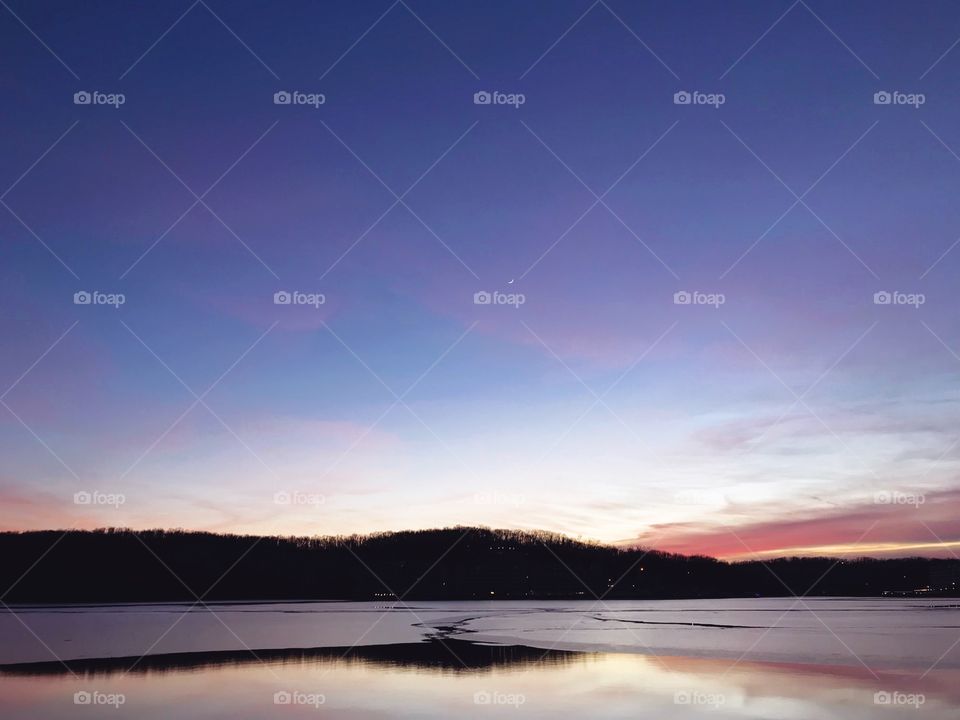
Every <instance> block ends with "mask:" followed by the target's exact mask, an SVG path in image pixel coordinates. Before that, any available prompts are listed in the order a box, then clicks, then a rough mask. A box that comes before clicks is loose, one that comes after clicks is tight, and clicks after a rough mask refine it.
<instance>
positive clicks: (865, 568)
mask: <svg viewBox="0 0 960 720" xmlns="http://www.w3.org/2000/svg"><path fill="white" fill-rule="evenodd" d="M958 580H960V561H958V560H934V559H924V558H905V559H889V560H876V559H868V558H861V559H856V560H836V559H831V558H783V559H777V560H770V561H766V562H759V561H750V562H724V561H720V560H716V559H714V558H710V557H704V556H683V555H675V554H670V553H664V552H659V551H656V550H644V549H625V548H620V547H613V546H608V545H602V544H598V543H589V542H581V541H578V540H572V539H570V538H567V537H564V536H561V535H557V534H554V533H548V532H522V531H514V530H492V529H488V528H478V527H451V528H444V529H438V530H421V531H403V532H390V533H376V534H372V535H351V536H328V537H312V538H308V537H279V536H245V535H230V534H214V533H207V532H187V531H183V530H137V531H134V530H129V529H122V528H106V529H101V530H92V531H79V530H69V531H65V532H64V531H57V530H48V531H34V532H4V533H0V587H2V588H9V591H8V592H7V593H6V595H5V596H4V597H3V600H4V602H6V603H8V604H9V603H61V602H151V601H156V602H160V601H193V600H195V599H196V598H197V597H200V598H203V599H204V600H205V601H215V600H292V599H302V600H306V599H317V600H320V599H344V600H374V599H392V598H403V599H406V600H416V599H431V600H456V599H480V598H482V599H498V600H499V599H546V598H582V599H594V598H595V597H603V598H605V599H627V598H629V599H642V598H706V597H753V596H764V597H777V596H789V595H801V596H802V595H811V596H877V595H881V594H884V593H912V592H914V591H916V590H917V589H921V588H927V590H926V591H925V592H927V593H929V594H931V595H956V594H957V589H958V588H957V583H958Z"/></svg>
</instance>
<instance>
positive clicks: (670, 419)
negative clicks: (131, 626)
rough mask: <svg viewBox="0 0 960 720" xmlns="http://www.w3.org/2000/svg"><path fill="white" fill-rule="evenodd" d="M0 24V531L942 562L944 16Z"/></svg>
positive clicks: (947, 395)
mask: <svg viewBox="0 0 960 720" xmlns="http://www.w3.org/2000/svg"><path fill="white" fill-rule="evenodd" d="M7 5H8V7H4V8H0V41H2V42H0V46H2V47H3V53H4V56H5V58H6V59H7V62H4V63H3V64H2V69H0V89H2V94H3V101H2V108H3V112H2V113H0V130H2V132H0V158H2V163H0V168H2V172H3V175H2V177H0V199H2V205H0V241H2V244H0V248H2V253H3V256H2V260H3V262H2V264H0V273H2V282H0V301H2V307H3V312H2V314H0V318H2V327H0V332H2V336H3V338H4V343H3V347H4V351H3V353H2V354H0V386H2V387H0V394H2V403H3V407H0V458H2V461H0V462H2V464H0V500H2V501H3V502H2V504H0V527H3V528H6V529H35V528H48V527H57V528H61V527H64V528H65V527H71V526H77V527H97V526H104V525H129V526H133V527H156V526H181V527H187V528H196V529H212V530H223V531H239V532H257V533H259V532H270V533H284V534H288V533H296V534H327V533H341V532H366V531H372V530H389V529H401V528H413V527H434V526H442V525H450V524H456V523H463V524H485V525H494V526H508V527H520V528H543V529H549V530H556V531H559V532H563V533H568V534H572V535H582V536H584V537H589V538H595V539H599V540H604V541H615V542H636V541H639V542H642V543H644V544H648V545H654V546H661V547H665V548H667V549H676V550H681V551H684V552H703V553H707V554H717V555H722V556H725V557H733V556H748V555H751V554H754V553H760V554H766V553H776V552H781V551H790V552H821V551H823V552H831V553H841V552H842V553H845V552H854V553H860V552H864V553H870V554H878V555H882V554H903V553H909V554H914V553H920V554H931V555H944V554H949V553H953V552H954V550H955V546H956V545H958V544H960V521H958V520H957V519H956V518H957V517H960V513H958V510H960V502H958V498H960V495H958V489H960V483H958V478H957V468H958V461H960V450H958V448H957V447H956V444H957V440H958V433H960V423H958V422H957V421H958V410H960V407H958V397H957V387H958V385H957V380H958V378H960V314H958V290H957V277H958V271H960V249H956V248H955V247H954V246H955V244H957V243H958V238H960V203H957V200H956V199H957V197H958V191H960V156H958V153H960V132H958V131H957V128H958V127H960V100H958V97H957V90H956V89H957V87H958V76H960V49H955V47H954V46H955V45H956V41H957V39H958V37H960V8H958V7H957V6H956V4H955V3H951V2H928V3H924V4H922V5H920V6H914V5H911V4H909V3H904V2H849V3H843V4H842V6H841V5H837V4H831V3H826V2H822V1H816V0H810V1H809V2H797V3H794V4H790V3H789V2H782V3H781V2H777V3H771V2H731V3H723V4H718V3H713V2H654V3H644V4H642V5H637V4H633V3H625V2H622V1H620V0H608V1H607V2H597V3H594V4H591V3H590V2H589V1H586V2H565V1H564V2H549V3H548V2H529V3H519V4H518V3H514V2H468V3H456V4H454V3H448V2H433V1H426V0H408V1H407V2H397V3H393V4H391V3H390V2H389V1H387V2H377V3H374V2H364V3H355V2H331V3H325V4H323V5H322V6H319V5H318V4H316V3H307V2H303V3H300V2H291V3H282V4H281V5H280V6H277V5H276V4H271V3H263V2H237V3H225V2H221V1H220V0H206V2H199V3H196V4H193V5H191V4H190V3H189V2H183V3H165V4H162V5H160V6H156V7H148V8H143V7H133V6H130V5H129V4H128V3H121V2H116V3H114V2H97V3H93V4H84V5H82V6H80V5H76V4H74V3H57V2H52V3H51V2H41V3H32V2H24V1H22V0H7ZM281 91H287V92H291V93H292V92H294V91H296V92H298V93H302V95H299V96H297V97H298V98H299V100H294V102H293V103H291V104H275V102H274V94H275V93H277V92H281ZM483 91H485V92H490V93H494V92H497V93H502V95H499V96H497V98H498V99H499V100H503V101H504V103H499V102H497V101H495V102H492V103H490V104H477V103H475V93H478V92H483ZM78 92H88V93H94V92H96V93H100V94H99V95H93V96H92V102H91V103H90V104H76V103H75V97H74V96H75V93H78ZM683 92H686V93H690V94H691V97H692V102H690V103H689V104H684V103H682V102H681V103H679V104H678V102H677V101H676V100H677V97H679V99H680V100H682V99H685V97H686V96H684V95H680V96H676V97H675V94H676V93H683ZM118 93H119V94H122V99H123V102H122V104H120V105H119V106H116V102H115V101H116V99H115V98H114V99H113V100H111V97H112V96H113V95H115V94H118ZM518 93H519V94H522V100H523V102H522V104H519V105H517V104H509V101H510V96H511V95H515V94H518ZM877 93H888V94H889V95H879V96H877V95H876V94H877ZM311 94H322V95H323V100H324V102H323V103H322V104H320V103H319V101H317V102H315V103H314V104H313V105H311V104H309V102H310V100H309V96H310V95H311ZM79 97H80V98H81V99H82V98H83V96H79ZM888 97H889V98H890V100H891V101H890V102H889V103H885V102H883V101H884V100H885V99H887V98H888ZM111 102H114V103H115V104H114V105H111V104H110V103H111ZM298 102H299V103H300V104H297V103H298ZM78 292H81V293H82V292H86V293H101V295H94V296H93V297H94V300H93V302H91V303H90V304H76V303H75V301H74V296H75V293H78ZM278 292H289V293H294V292H297V293H301V294H300V295H297V296H296V298H295V300H294V302H293V303H291V304H277V303H276V302H275V293H278ZM476 293H493V294H495V296H494V297H495V301H494V302H492V303H490V304H477V303H476V302H475V294H476ZM677 293H689V295H683V294H681V295H676V294H677ZM878 293H881V294H880V295H877V294H878ZM883 293H888V295H884V294H883ZM111 294H122V296H123V300H124V302H123V304H122V305H120V306H119V307H115V306H113V305H110V304H97V303H98V301H103V302H109V301H110V297H109V296H110V295H111ZM318 296H322V300H323V302H322V303H320V302H319V300H320V299H321V298H320V297H318ZM80 297H84V296H80ZM688 297H689V298H691V302H690V303H689V304H684V303H683V302H682V300H683V299H685V298H688ZM887 299H889V300H890V302H889V303H886V302H884V301H885V300H887ZM678 300H679V302H678ZM311 301H313V303H312V304H310V303H311ZM297 302H303V303H307V304H296V303H297ZM76 493H90V495H89V496H84V495H82V494H81V495H80V496H79V498H80V500H79V502H78V501H77V500H76V498H75V494H76ZM87 497H89V498H90V502H89V503H86V502H85V500H84V499H85V498H87ZM111 497H112V498H113V500H114V502H111V501H110V498H111ZM117 498H119V500H117ZM288 500H289V502H287V501H288Z"/></svg>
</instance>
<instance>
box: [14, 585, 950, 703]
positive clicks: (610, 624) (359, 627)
mask: <svg viewBox="0 0 960 720" xmlns="http://www.w3.org/2000/svg"><path fill="white" fill-rule="evenodd" d="M13 610H14V612H3V613H0V712H2V714H3V717H5V718H6V717H10V718H28V717H29V718H33V717H44V718H54V719H55V720H56V719H57V718H61V717H66V716H67V715H68V714H69V715H70V717H76V716H77V713H78V712H80V713H81V715H80V716H81V717H83V716H86V714H90V716H93V715H94V714H96V713H101V714H102V713H103V712H106V711H107V710H109V713H110V714H109V717H116V718H120V717H137V718H153V717H157V718H159V717H167V716H168V715H167V713H168V711H169V702H170V700H171V699H172V698H178V705H180V707H179V709H178V712H177V714H178V717H196V718H213V717H234V718H236V717H239V718H246V717H250V718H261V717H266V716H274V715H279V714H280V713H281V712H282V713H283V714H285V715H286V714H291V715H297V714H298V713H299V714H301V715H302V716H316V715H317V711H318V710H319V711H320V713H321V714H322V715H324V716H326V717H344V718H380V717H396V716H398V715H402V716H409V717H423V718H434V717H436V718H441V717H443V718H447V717H453V716H457V717H487V716H491V713H496V712H498V711H499V712H500V713H502V712H503V711H504V708H503V707H501V706H510V707H511V709H513V710H516V711H517V713H518V716H522V717H530V718H539V717H555V716H556V715H557V714H559V713H561V712H563V713H566V714H567V715H572V716H574V717H601V718H606V717H610V718H614V717H638V716H641V715H643V716H646V714H647V713H650V717H665V716H670V717H678V718H688V717H689V718H693V717H735V718H741V717H742V718H801V717H817V718H833V717H836V718H873V717H878V716H881V717H890V718H897V717H919V716H922V717H930V718H940V717H944V718H946V717H956V716H957V714H958V713H960V682H958V681H960V602H957V601H953V600H928V599H923V600H916V599H866V600H864V599H845V598H837V599H806V600H804V601H802V602H801V601H798V600H790V599H763V600H757V599H745V600H687V601H613V602H604V603H595V602H590V601H578V602H568V601H528V602H501V601H494V602H436V603H434V602H417V603H410V604H403V605H401V604H395V603H341V602H322V603H317V602H310V603H270V604H255V603H244V604H215V605H210V606H209V608H204V607H193V606H191V605H189V604H185V605H180V604H163V605H114V606H69V607H18V608H13ZM75 693H80V695H76V697H75ZM84 693H86V694H84ZM98 693H99V694H98ZM278 693H279V695H277V694H278ZM284 693H288V694H289V695H284ZM121 698H122V702H121V700H120V699H121ZM180 698H192V701H191V702H187V703H185V704H180V703H179V699H180ZM285 699H289V701H290V702H285ZM75 702H76V704H75ZM281 705H283V706H288V707H280V706H281ZM918 711H919V713H920V715H918ZM880 713H882V715H880Z"/></svg>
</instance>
